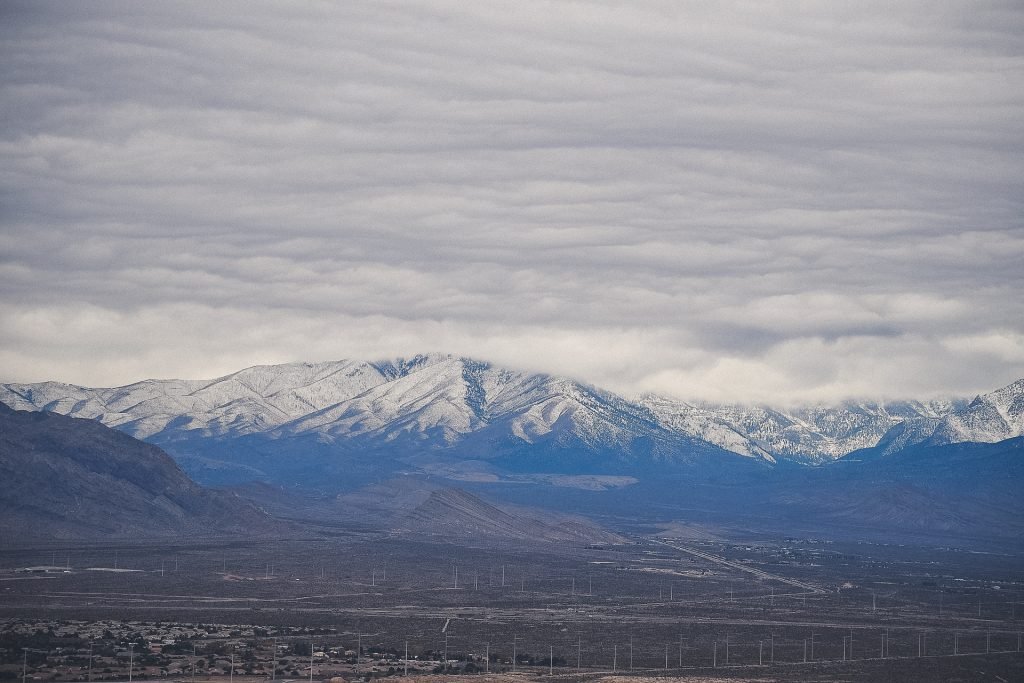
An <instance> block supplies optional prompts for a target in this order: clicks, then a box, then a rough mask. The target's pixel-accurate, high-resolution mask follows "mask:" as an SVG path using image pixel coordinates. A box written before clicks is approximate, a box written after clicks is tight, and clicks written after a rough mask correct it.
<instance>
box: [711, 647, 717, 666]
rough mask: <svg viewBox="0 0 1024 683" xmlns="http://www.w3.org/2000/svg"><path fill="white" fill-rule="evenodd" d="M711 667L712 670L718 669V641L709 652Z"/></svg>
mask: <svg viewBox="0 0 1024 683" xmlns="http://www.w3.org/2000/svg"><path fill="white" fill-rule="evenodd" d="M711 666H712V668H715V669H717V668H718V641H717V640H716V641H715V649H714V650H712V652H711Z"/></svg>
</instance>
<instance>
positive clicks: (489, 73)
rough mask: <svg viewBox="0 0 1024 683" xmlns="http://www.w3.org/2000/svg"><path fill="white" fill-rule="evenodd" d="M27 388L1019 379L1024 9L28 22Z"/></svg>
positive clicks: (958, 6) (815, 384)
mask: <svg viewBox="0 0 1024 683" xmlns="http://www.w3.org/2000/svg"><path fill="white" fill-rule="evenodd" d="M0 13H2V15H3V16H2V17H0V18H2V20H0V60H2V62H3V64H4V65H5V66H4V68H3V69H2V70H0V88H2V95H0V111H2V120H3V121H4V125H3V127H2V128H0V155H2V158H3V164H2V165H0V207H2V208H0V226H2V232H0V293H2V294H0V296H2V298H0V318H2V320H3V321H4V323H3V325H2V326H0V373H2V377H0V380H3V381H38V380H44V379H58V380H62V381H70V382H77V383H83V384H91V385H114V384H120V383H125V382H129V381H132V380H136V379H141V378H143V377H168V376H178V377H206V376H214V375H218V374H223V373H226V372H229V371H232V370H235V369H238V368H240V367H243V366H245V365H249V364H254V363H269V362H284V361H289V360H322V359H330V358H342V357H356V358H370V359H372V358H382V357H389V356H394V355H407V354H411V353H416V352H422V351H433V350H442V351H450V352H454V353H459V354H465V355H471V356H474V357H480V358H484V359H488V360H492V361H494V362H497V363H504V364H509V365H513V366H517V367H525V368H531V369H536V370H545V371H550V372H557V373H563V374H569V375H573V376H577V377H581V378H583V379H586V380H588V381H591V382H593V383H596V384H599V385H602V386H606V387H608V388H611V389H615V390H620V391H625V392H639V391H658V392H664V393H670V394H675V395H677V396H682V397H686V398H705V399H714V400H737V401H744V400H774V401H797V400H800V401H804V400H834V399H837V398H842V397H848V396H890V397H892V396H909V395H921V396H931V395H943V394H964V393H970V392H974V391H979V390H987V389H991V388H995V387H997V386H1001V385H1003V384H1006V383H1008V382H1009V381H1011V380H1013V379H1016V378H1018V377H1021V376H1024V296H1022V295H1021V291H1024V210H1022V209H1024V182H1022V178H1024V124H1022V121H1024V44H1022V43H1024V41H1022V39H1021V36H1022V35H1024V8H1022V7H1021V6H1020V5H1019V3H1015V2H980V3H979V2H938V3H935V2H929V3H924V2H920V3H916V2H906V3H898V6H897V7H893V6H892V3H870V2H869V3H860V4H857V5H856V6H855V7H847V8H842V7H836V6H835V3H831V2H821V3H814V2H810V3H800V4H799V5H798V6H797V5H791V4H788V3H737V4H735V5H732V6H731V8H729V9H725V10H723V9H722V8H720V7H719V6H718V3H706V4H704V3H676V2H664V3H661V2H641V3H596V2H595V3H572V2H567V3H550V2H530V1H527V2H517V3H497V4H495V3H472V4H471V5H469V6H466V4H465V3H456V2H433V1H431V2H420V3H387V2H384V3H378V2H373V3H360V2H355V3H337V4H335V3H323V4H304V5H301V6H294V5H292V4H290V3H248V2H247V3H237V4H234V3H217V4H214V5H212V6H211V5H210V4H178V3H161V4H159V5H154V4H139V3H128V2H126V3H89V4H77V3H53V4H46V3H36V2H26V3H16V2H8V3H4V6H3V8H2V9H0Z"/></svg>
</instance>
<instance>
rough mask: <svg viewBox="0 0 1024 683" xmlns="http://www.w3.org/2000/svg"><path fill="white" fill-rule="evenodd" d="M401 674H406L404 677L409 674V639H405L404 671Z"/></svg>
mask: <svg viewBox="0 0 1024 683" xmlns="http://www.w3.org/2000/svg"><path fill="white" fill-rule="evenodd" d="M402 675H403V676H406V677H408V676H409V641H408V640H407V641H405V671H404V672H403V674H402Z"/></svg>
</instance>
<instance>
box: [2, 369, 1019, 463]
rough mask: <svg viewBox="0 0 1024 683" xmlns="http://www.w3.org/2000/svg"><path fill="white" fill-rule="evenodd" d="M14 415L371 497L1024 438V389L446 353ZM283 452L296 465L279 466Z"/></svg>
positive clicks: (7, 388)
mask: <svg viewBox="0 0 1024 683" xmlns="http://www.w3.org/2000/svg"><path fill="white" fill-rule="evenodd" d="M0 401H2V402H4V403H7V404H8V405H10V406H12V407H15V408H18V409H25V410H47V411H53V412H58V413H63V414H68V415H72V416H75V417H86V418H90V419H95V420H99V421H101V422H102V423H103V424H106V425H108V426H111V427H115V428H117V429H119V430H122V431H124V432H126V433H128V434H131V435H133V436H136V437H138V438H142V439H145V440H147V441H149V442H151V443H157V444H160V445H162V446H163V447H165V448H166V449H167V450H168V451H169V452H171V453H172V454H173V455H174V456H175V457H176V458H178V459H179V461H180V462H182V463H184V464H186V465H187V466H188V467H189V471H190V472H191V473H193V474H194V475H195V476H200V477H203V481H211V482H217V483H229V482H235V481H241V480H244V479H245V478H253V477H257V478H259V477H265V478H274V476H276V475H275V473H276V474H277V475H279V474H281V472H282V468H288V469H290V470H291V472H292V474H289V475H288V476H289V477H290V479H289V480H290V481H291V480H295V477H294V476H293V474H294V475H295V476H299V474H300V473H299V470H300V469H301V467H300V464H301V463H300V461H307V464H308V465H309V466H312V464H311V463H312V461H313V460H316V462H317V463H318V464H317V466H318V467H324V466H326V467H328V468H330V467H331V466H332V461H331V459H332V458H333V459H334V461H337V460H338V458H339V457H342V458H344V459H346V460H345V462H346V465H345V467H344V468H342V470H343V471H344V472H345V473H348V474H351V475H353V476H354V477H356V478H361V480H362V481H363V482H364V483H365V481H369V480H371V479H372V477H373V476H374V475H373V471H374V469H380V468H384V469H388V470H390V472H391V473H395V472H397V471H399V470H400V469H401V468H402V467H403V465H402V462H405V463H408V459H409V458H411V457H414V456H417V457H418V456H422V455H424V454H434V455H438V456H439V457H442V456H443V457H447V458H449V459H451V460H473V461H487V462H489V463H490V464H491V466H492V467H496V468H500V469H505V470H508V471H512V472H523V471H527V470H533V471H544V472H558V471H561V472H569V471H579V472H585V473H599V472H603V473H628V472H626V470H631V469H634V468H638V467H643V466H644V465H645V464H651V463H658V464H660V465H664V466H672V467H676V466H682V467H691V468H694V467H699V468H707V467H715V466H718V465H719V464H721V463H727V465H726V466H729V467H731V466H732V463H733V461H734V460H735V458H736V456H742V460H744V461H746V462H748V463H749V464H759V465H761V466H764V465H771V464H773V463H775V462H776V461H779V460H789V461H795V462H799V463H804V464H822V463H827V462H831V461H833V460H835V459H836V458H839V457H841V456H843V455H845V454H847V453H850V452H853V451H856V450H861V449H864V448H872V447H875V446H877V445H879V444H882V445H884V446H885V448H886V449H888V452H895V451H898V450H900V449H902V448H905V447H907V446H910V445H913V444H917V443H929V444H941V443H951V442H957V441H964V440H973V441H993V440H998V439H1000V438H1009V437H1012V436H1014V435H1018V434H1020V433H1021V432H1022V430H1024V417H1022V414H1024V407H1022V406H1024V380H1022V381H1020V382H1016V383H1014V384H1012V385H1010V386H1009V387H1006V388H1004V389H1001V390H999V391H997V392H993V393H991V394H986V395H985V396H981V397H978V398H977V399H975V401H974V402H972V403H971V404H970V405H968V404H967V403H966V402H961V401H930V402H917V401H897V402H888V403H884V402H867V401H847V402H844V403H841V404H839V405H835V406H806V407H796V408H790V409H785V410H783V409H775V408H771V407H768V406H742V405H723V404H710V403H688V402H685V401H680V400H677V399H672V398H667V397H660V396H651V395H648V396H642V397H640V398H639V399H637V400H627V399H625V398H623V397H621V396H617V395H615V394H612V393H610V392H606V391H602V390H600V389H597V388H595V387H591V386H588V385H585V384H582V383H579V382H576V381H573V380H570V379H567V378H563V377H555V376H550V375H544V374H535V373H526V372H520V371H515V370H508V369H502V368H497V367H494V366H492V365H490V364H488V363H482V362H479V361H474V360H471V359H466V358H459V357H455V356H450V355H443V354H428V355H420V356H415V357H413V358H409V359H394V360H386V361H379V362H364V361H350V360H342V361H333V362H323V363H290V364H284V365H273V366H256V367H252V368H247V369H245V370H241V371H239V372H235V373H231V374H229V375H225V376H224V377H220V378H217V379H213V380H145V381H142V382H137V383H135V384H131V385H128V386H124V387H116V388H107V389H102V388H101V389H93V388H87V387H79V386H74V385H68V384H60V383H56V382H44V383H40V384H5V385H0ZM275 453H276V454H278V455H281V454H284V455H283V456H282V457H284V458H293V459H295V461H294V462H291V463H285V462H277V463H275V462H274V460H275V458H274V455H273V454H275ZM277 459H278V460H280V459H281V457H279V458H277ZM333 464H334V465H337V464H338V463H337V462H334V463H333ZM261 473H262V474H261ZM332 476H333V475H332ZM207 477H209V478H207Z"/></svg>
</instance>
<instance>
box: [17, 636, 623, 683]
mask: <svg viewBox="0 0 1024 683" xmlns="http://www.w3.org/2000/svg"><path fill="white" fill-rule="evenodd" d="M618 668H619V646H618V645H612V673H615V672H616V671H617V670H618ZM22 683H24V681H22Z"/></svg>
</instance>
